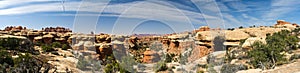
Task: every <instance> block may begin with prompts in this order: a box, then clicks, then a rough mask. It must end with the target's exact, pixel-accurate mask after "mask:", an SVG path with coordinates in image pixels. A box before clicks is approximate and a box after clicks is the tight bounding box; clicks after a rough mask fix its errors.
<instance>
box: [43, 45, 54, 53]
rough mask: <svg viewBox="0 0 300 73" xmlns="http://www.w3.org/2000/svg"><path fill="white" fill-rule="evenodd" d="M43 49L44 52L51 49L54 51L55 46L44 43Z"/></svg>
mask: <svg viewBox="0 0 300 73" xmlns="http://www.w3.org/2000/svg"><path fill="white" fill-rule="evenodd" d="M42 50H43V51H44V52H51V51H54V48H52V47H51V46H50V45H47V44H46V45H42Z"/></svg>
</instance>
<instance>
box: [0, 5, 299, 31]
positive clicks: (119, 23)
mask: <svg viewBox="0 0 300 73" xmlns="http://www.w3.org/2000/svg"><path fill="white" fill-rule="evenodd" d="M299 4H300V2H299V1H298V0H0V27H1V29H4V28H5V26H16V25H22V26H26V27H28V28H33V29H41V28H42V27H47V26H53V27H56V26H64V27H68V28H71V29H73V31H74V32H83V33H88V32H91V31H94V32H96V33H100V32H103V33H112V34H133V33H153V34H164V33H173V32H183V31H191V30H194V29H198V28H199V27H200V26H207V25H208V26H210V27H212V28H224V29H226V28H233V27H239V26H245V27H246V26H251V25H256V26H260V25H263V26H271V25H273V24H275V22H276V20H279V19H281V20H286V21H288V22H292V23H300V22H299V20H300V17H299V16H300V6H299Z"/></svg>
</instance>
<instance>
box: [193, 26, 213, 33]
mask: <svg viewBox="0 0 300 73" xmlns="http://www.w3.org/2000/svg"><path fill="white" fill-rule="evenodd" d="M209 30H210V28H209V27H208V26H201V27H200V28H199V29H198V30H195V32H200V31H209Z"/></svg>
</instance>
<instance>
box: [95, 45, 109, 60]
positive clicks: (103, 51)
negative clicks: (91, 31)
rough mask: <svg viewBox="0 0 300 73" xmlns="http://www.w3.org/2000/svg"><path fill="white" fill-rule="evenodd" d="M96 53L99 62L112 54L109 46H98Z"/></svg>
mask: <svg viewBox="0 0 300 73" xmlns="http://www.w3.org/2000/svg"><path fill="white" fill-rule="evenodd" d="M96 51H97V54H99V59H100V60H102V59H104V58H105V57H106V56H108V55H111V54H112V53H113V51H112V47H111V44H99V47H98V49H97V50H96Z"/></svg>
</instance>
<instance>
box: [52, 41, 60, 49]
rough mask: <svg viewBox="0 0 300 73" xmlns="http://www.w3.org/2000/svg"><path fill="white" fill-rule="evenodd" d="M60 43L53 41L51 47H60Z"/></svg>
mask: <svg viewBox="0 0 300 73" xmlns="http://www.w3.org/2000/svg"><path fill="white" fill-rule="evenodd" d="M61 46H62V45H61V43H60V42H53V43H52V47H54V48H60V47H61Z"/></svg>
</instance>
